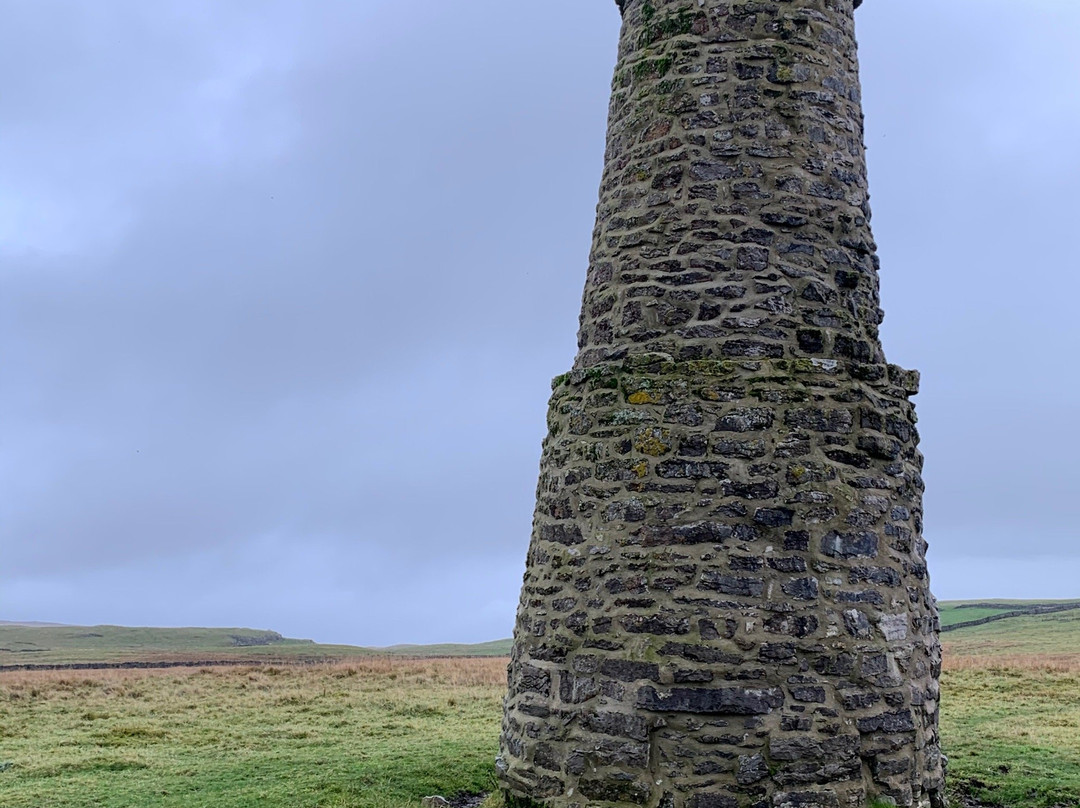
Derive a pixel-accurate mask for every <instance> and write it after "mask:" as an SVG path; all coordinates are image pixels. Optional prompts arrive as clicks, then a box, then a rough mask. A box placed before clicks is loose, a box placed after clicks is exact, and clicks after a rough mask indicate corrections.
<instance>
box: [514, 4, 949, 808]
mask: <svg viewBox="0 0 1080 808" xmlns="http://www.w3.org/2000/svg"><path fill="white" fill-rule="evenodd" d="M858 4H859V0H766V1H765V2H762V1H761V0H622V2H620V4H619V5H620V9H621V11H622V15H623V28H622V38H621V42H620V47H619V58H618V65H617V67H616V71H615V79H614V84H613V94H612V100H611V107H610V119H609V129H608V141H607V154H606V164H605V169H604V175H603V181H602V185H601V189H600V203H599V207H598V211H597V223H596V229H595V233H594V241H593V247H592V253H591V256H590V264H589V271H588V276H587V279H586V284H585V294H584V303H583V306H582V313H581V329H580V333H579V340H578V344H579V346H580V350H579V352H578V355H577V360H576V362H575V364H574V368H573V370H572V371H571V372H570V373H568V374H567V375H565V376H561V377H559V378H557V379H555V381H554V383H553V390H554V392H553V395H552V399H551V406H550V410H549V415H548V426H549V430H550V431H549V434H548V438H547V440H546V441H545V442H544V451H543V459H542V462H541V471H540V483H539V487H538V492H537V507H536V515H535V520H534V527H533V535H532V543H531V546H530V548H529V554H528V562H527V572H526V575H525V581H524V585H523V588H522V594H521V603H520V607H519V610H518V617H517V626H516V629H515V634H514V651H513V658H512V661H511V665H510V669H509V693H508V695H507V698H506V704H505V715H504V721H503V733H502V741H501V747H502V748H501V754H500V757H499V760H498V768H499V774H500V778H501V783H502V786H503V788H504V790H505V791H506V793H507V795H508V797H509V798H510V801H511V803H515V802H517V803H518V804H528V803H540V804H544V805H547V806H551V808H576V807H577V806H582V807H583V806H587V805H604V804H618V805H640V806H646V808H751V807H753V808H863V806H866V805H869V804H871V803H872V802H873V801H874V800H879V799H882V800H884V801H885V802H895V803H896V804H898V805H902V806H920V807H922V806H935V808H936V807H937V806H940V805H942V804H943V799H944V795H943V772H942V764H943V758H942V756H941V753H940V750H939V746H938V726H937V725H938V711H937V709H938V681H937V679H938V674H939V670H940V660H941V653H940V648H939V645H938V635H937V632H938V621H937V610H936V606H935V602H934V599H933V597H932V595H931V594H930V590H929V585H928V579H927V572H926V563H925V560H924V559H925V553H926V543H925V542H924V541H923V539H922V536H921V533H922V507H921V494H922V489H923V483H922V478H921V476H920V469H921V467H922V457H921V455H920V454H919V452H918V450H917V448H916V444H917V441H918V437H917V435H916V432H915V414H914V411H913V408H912V405H911V403H910V401H909V397H910V396H912V395H913V394H914V393H915V392H916V391H917V387H918V375H917V374H916V373H915V372H913V371H907V370H903V369H901V368H899V367H897V366H895V365H889V364H887V363H886V361H885V357H884V355H883V353H882V349H881V345H880V342H879V340H878V325H879V324H880V323H881V320H882V311H881V309H880V308H879V306H878V277H877V269H878V261H877V257H876V255H875V245H874V242H873V238H872V236H871V233H870V225H869V215H870V213H869V207H868V205H867V183H866V163H865V159H864V146H863V126H862V111H861V108H860V98H859V80H858V65H857V59H856V45H855V37H854V27H855V24H854V14H853V11H854V8H853V7H854V6H856V5H858Z"/></svg>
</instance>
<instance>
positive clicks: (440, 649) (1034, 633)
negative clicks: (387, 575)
mask: <svg viewBox="0 0 1080 808" xmlns="http://www.w3.org/2000/svg"><path fill="white" fill-rule="evenodd" d="M941 622H942V626H943V629H944V631H943V633H942V635H941V636H942V643H943V645H944V647H945V652H946V654H952V655H959V656H976V655H987V654H1077V653H1080V600H1073V601H1033V600H1000V599H987V600H981V601H943V602H942V603H941ZM510 647H511V640H510V639H502V640H493V641H491V642H484V643H475V644H463V643H441V644H435V645H392V646H389V647H386V648H364V647H360V646H355V645H325V644H321V643H315V642H312V641H311V640H302V639H294V638H290V637H283V636H282V635H281V634H279V633H278V632H276V631H268V630H261V629H250V628H129V627H124V626H66V625H58V624H53V623H31V622H12V621H0V669H4V668H12V667H22V666H27V665H31V666H56V665H101V664H109V665H118V664H119V665H141V664H151V665H172V664H196V663H208V664H228V663H235V662H251V663H255V664H262V663H270V662H276V663H290V662H329V661H334V660H339V659H346V658H349V657H361V656H375V655H393V656H415V657H446V656H462V657H465V656H484V657H501V656H509V654H510Z"/></svg>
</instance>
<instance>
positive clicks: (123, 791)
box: [0, 601, 1080, 808]
mask: <svg viewBox="0 0 1080 808" xmlns="http://www.w3.org/2000/svg"><path fill="white" fill-rule="evenodd" d="M1057 605H1058V606H1060V605H1061V604H1057ZM942 606H943V608H942V618H943V623H945V624H946V625H948V626H950V627H955V626H957V625H958V624H961V623H967V622H973V621H976V620H981V619H983V618H987V617H995V616H1000V615H1002V614H1006V613H1013V612H1018V611H1019V612H1024V611H1025V610H1027V611H1028V613H1022V614H1019V615H1014V616H1006V617H1004V619H995V620H991V621H989V622H986V623H985V624H982V625H975V626H969V627H962V628H953V629H951V630H949V631H946V632H945V633H943V635H942V639H943V642H944V645H945V650H946V656H945V659H946V665H945V673H944V675H943V678H942V689H943V697H942V734H943V739H944V745H945V748H946V751H947V753H948V754H949V757H950V767H949V774H950V785H951V788H952V789H953V790H954V794H955V796H957V797H959V796H960V795H964V796H965V797H971V798H976V799H978V800H981V801H982V803H984V804H986V805H995V806H1004V807H1005V808H1077V806H1080V610H1078V609H1069V610H1063V611H1052V612H1050V613H1043V614H1039V613H1034V612H1038V611H1039V610H1037V609H1036V610H1034V612H1033V611H1032V610H1031V609H1030V608H1029V607H1031V606H1033V604H1030V603H1015V602H1002V601H983V602H978V603H973V604H955V603H945V604H942ZM992 607H996V608H992ZM5 628H8V627H5V626H2V625H0V636H2V635H3V631H4V630H5ZM44 628H50V629H57V628H59V629H64V630H66V631H77V630H73V629H71V627H33V630H34V631H38V630H44ZM129 631H139V632H151V631H152V630H129ZM173 631H181V632H183V631H198V630H173ZM207 631H210V632H211V633H210V634H206V635H203V637H202V639H197V637H196V636H195V635H193V634H190V633H188V634H179V635H176V634H174V635H169V636H167V637H166V639H167V640H168V642H169V643H171V644H172V645H171V647H170V648H168V649H166V650H162V649H161V648H160V643H161V642H163V641H162V640H161V639H160V638H159V639H158V640H156V642H158V643H159V646H158V650H157V651H153V652H152V653H159V654H165V655H169V654H172V655H177V656H178V657H186V658H193V656H189V655H194V656H200V655H205V654H206V653H208V652H210V651H214V649H215V648H216V652H220V653H222V654H224V655H226V656H227V655H229V654H247V653H251V652H253V651H254V652H268V653H272V654H274V655H275V656H273V657H272V658H276V659H288V658H289V656H288V654H285V653H281V648H282V646H290V645H291V646H292V647H295V648H296V649H297V651H296V653H295V655H294V656H292V657H291V658H292V659H295V660H302V659H311V658H314V657H317V656H318V654H317V653H316V654H311V653H310V651H311V649H313V648H333V649H337V651H338V653H339V654H340V653H341V652H342V651H343V650H345V649H347V648H348V647H347V646H315V645H314V644H312V643H304V642H299V641H288V640H284V639H283V640H282V641H281V643H280V644H276V641H275V642H271V643H270V644H268V645H265V646H246V647H245V646H224V647H223V646H222V645H221V643H223V642H232V641H233V640H232V639H231V637H232V635H234V634H236V632H238V631H242V630H236V629H228V630H216V631H224V632H225V633H224V634H215V633H213V632H214V631H215V630H207ZM117 632H118V633H115V634H110V635H109V636H102V637H99V638H83V639H81V640H78V642H83V643H85V642H88V641H95V640H96V641H97V642H98V643H99V645H98V647H97V653H98V654H99V656H100V655H101V654H102V652H104V651H109V653H110V654H113V657H112V658H114V659H116V658H125V659H129V658H131V657H130V654H136V655H137V654H139V653H151V651H150V650H149V646H147V645H145V644H144V645H143V646H142V647H141V650H139V649H133V648H131V647H127V648H126V649H125V648H120V647H112V648H111V650H110V649H107V648H106V647H105V645H103V644H102V643H104V642H105V641H106V640H108V641H109V642H116V641H117V640H119V639H124V638H125V637H126V639H127V640H128V641H132V640H133V639H134V635H124V634H123V631H122V630H117ZM77 633H83V634H85V633H88V632H86V631H85V630H82V631H77ZM89 633H100V634H103V635H104V634H105V632H89ZM54 636H59V635H54ZM139 636H141V637H142V640H146V639H147V638H149V637H150V636H151V635H150V634H145V633H144V634H142V635H139ZM259 636H262V635H259ZM22 637H23V639H24V640H26V639H27V635H25V634H24V635H22ZM181 637H186V639H184V642H186V643H188V647H186V648H178V647H176V645H177V644H178V643H179V642H180V638H181ZM38 638H39V639H41V635H38ZM75 641H76V639H72V642H75ZM246 641H247V640H240V642H246ZM207 643H211V645H207ZM212 643H216V644H217V645H212ZM4 645H5V643H4V641H2V640H0V647H3V646H4ZM59 646H60V643H58V642H53V647H52V649H51V651H50V653H52V654H53V655H54V656H53V659H56V660H63V659H64V658H63V649H62V648H60V647H59ZM506 647H507V645H506V643H505V641H503V642H502V643H501V644H497V643H496V644H493V643H488V644H485V645H484V646H479V647H478V646H428V647H420V646H404V647H399V648H395V649H394V650H395V651H397V652H399V653H400V654H401V655H402V656H398V657H388V656H376V655H373V654H372V653H371V652H370V651H369V650H368V649H353V650H358V651H360V652H362V653H364V654H367V655H366V656H364V657H360V658H354V659H351V660H349V661H344V662H320V663H318V664H306V665H299V664H282V663H281V662H273V663H271V662H268V661H263V662H257V661H256V662H254V664H247V665H238V666H230V667H213V668H202V669H200V668H197V667H196V668H180V669H175V668H174V669H168V670H150V671H143V670H139V671H126V670H125V671H116V670H104V671H102V670H93V671H81V670H80V671H46V672H42V671H31V672H27V671H7V672H2V671H0V805H2V806H4V808H31V806H34V808H36V806H41V805H48V806H56V808H90V806H95V807H96V808H136V807H138V808H144V806H145V808H181V806H183V808H199V807H201V806H206V808H211V807H212V808H248V807H249V806H250V807H251V808H254V806H259V808H285V806H289V808H294V807H296V808H323V806H326V807H327V808H330V807H331V806H336V807H338V808H396V807H397V806H402V807H404V806H412V808H417V806H418V802H419V800H420V798H421V797H423V796H425V795H427V794H432V793H441V794H444V795H446V796H452V795H454V794H457V793H477V792H484V791H488V790H490V789H491V787H492V784H493V773H494V772H493V765H492V762H493V758H494V755H495V746H496V737H497V734H498V726H499V718H500V710H499V703H500V699H501V696H502V693H503V688H504V687H505V664H506V660H505V659H502V658H486V659H485V658H474V659H448V658H442V659H411V658H408V657H409V656H422V655H423V654H425V653H427V654H438V655H440V656H446V655H449V654H462V653H469V652H470V651H472V652H480V653H485V652H486V653H488V654H490V653H493V652H498V651H500V650H503V651H505V649H506ZM301 648H306V649H308V652H309V653H307V654H304V653H302V652H301V651H300V650H299V649H301ZM268 649H269V650H268ZM76 650H77V651H78V653H79V654H81V655H83V656H82V657H81V658H82V659H86V658H87V656H86V654H87V652H88V649H86V648H85V647H83V648H81V649H72V651H76ZM216 652H215V653H216ZM39 653H43V652H39ZM91 655H92V654H91ZM117 655H118V656H117ZM327 656H328V657H329V658H333V657H334V656H335V655H334V654H329V653H328V654H327ZM0 664H2V663H0Z"/></svg>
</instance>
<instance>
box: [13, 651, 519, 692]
mask: <svg viewBox="0 0 1080 808" xmlns="http://www.w3.org/2000/svg"><path fill="white" fill-rule="evenodd" d="M508 662H509V660H508V659H507V658H505V657H454V658H442V659H420V658H415V659H414V658H409V657H390V656H383V657H357V658H355V659H344V660H341V661H339V662H332V663H325V664H322V663H320V664H304V665H297V664H284V665H253V664H251V663H240V664H237V665H222V666H214V667H199V666H197V665H195V666H192V667H191V668H105V669H101V670H78V671H72V670H59V671H0V694H4V693H13V692H20V691H23V690H26V689H32V688H41V687H47V688H48V689H50V690H64V689H70V688H76V687H98V688H101V687H106V688H107V687H109V686H110V685H112V686H115V687H118V688H123V687H126V686H129V685H131V684H133V683H135V682H137V681H141V680H145V679H146V677H148V676H150V677H183V678H187V677H189V676H191V675H192V674H197V675H200V676H208V677H231V676H234V675H235V674H236V673H237V672H238V671H242V672H247V673H249V674H251V675H253V676H276V675H278V674H279V673H282V672H284V671H289V672H297V671H301V670H302V671H305V672H309V673H311V674H312V675H314V676H330V677H332V678H337V679H340V678H344V677H352V676H360V677H385V678H386V679H388V680H389V681H394V680H395V679H399V678H400V679H403V680H406V681H408V683H409V684H410V685H425V684H428V685H445V686H450V687H492V686H499V685H504V684H505V683H506V665H507V663H508Z"/></svg>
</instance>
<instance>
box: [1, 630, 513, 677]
mask: <svg viewBox="0 0 1080 808" xmlns="http://www.w3.org/2000/svg"><path fill="white" fill-rule="evenodd" d="M509 653H510V641H509V640H496V641H494V642H489V643H481V644H478V645H457V644H444V645H430V646H420V645H399V646H394V647H392V648H363V647H360V646H355V645H322V644H318V643H314V642H312V641H311V640H297V639H291V638H289V637H282V636H281V635H280V634H278V633H277V632H276V631H263V630H259V629H250V628H128V627H124V626H61V625H55V624H30V623H4V622H0V670H4V669H10V668H12V667H19V666H22V667H27V666H34V667H38V666H50V665H86V664H98V663H100V664H122V663H135V662H153V663H159V664H160V663H171V662H194V663H200V662H252V663H267V662H280V663H287V662H334V661H337V660H340V659H345V658H353V657H362V656H371V655H376V654H378V655H384V654H397V655H405V656H500V655H503V656H505V655H506V654H509Z"/></svg>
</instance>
